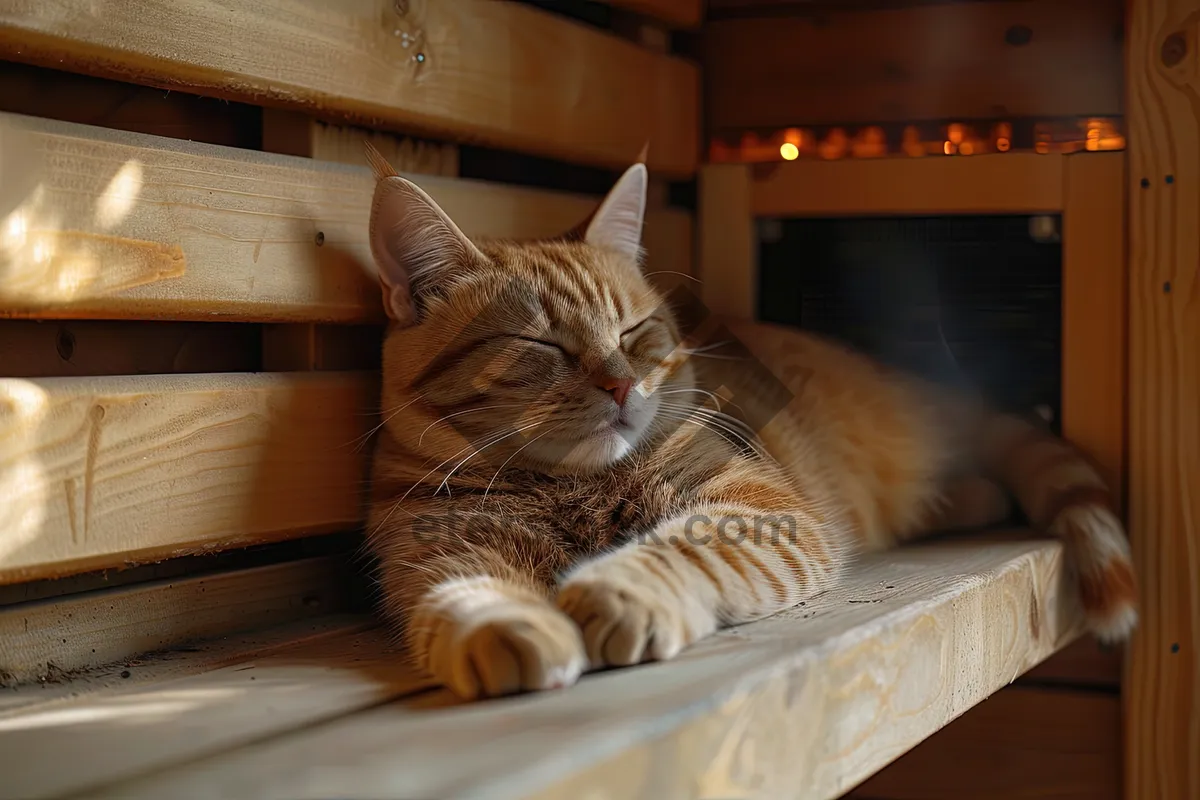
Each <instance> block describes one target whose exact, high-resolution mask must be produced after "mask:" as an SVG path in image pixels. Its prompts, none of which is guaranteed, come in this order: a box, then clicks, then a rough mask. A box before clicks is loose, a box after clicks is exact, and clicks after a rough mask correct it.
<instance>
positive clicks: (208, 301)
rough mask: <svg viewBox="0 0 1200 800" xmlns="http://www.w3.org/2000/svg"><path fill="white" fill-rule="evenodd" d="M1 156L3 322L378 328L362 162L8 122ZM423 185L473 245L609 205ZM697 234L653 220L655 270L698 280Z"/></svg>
mask: <svg viewBox="0 0 1200 800" xmlns="http://www.w3.org/2000/svg"><path fill="white" fill-rule="evenodd" d="M0 157H2V158H3V162H4V164H5V166H6V171H5V175H4V180H3V181H0V309H2V310H0V315H8V316H53V317H57V318H64V317H76V318H79V317H92V318H96V317H99V318H126V319H127V318H141V319H176V320H212V319H229V320H249V321H264V322H339V323H345V322H373V323H378V322H381V321H382V319H383V311H382V308H381V306H380V300H379V287H378V282H377V281H376V280H375V278H374V274H375V271H374V266H373V264H372V261H371V257H370V253H369V249H368V247H367V224H368V214H369V209H370V202H371V194H372V192H373V190H374V184H373V182H372V178H371V175H370V172H369V170H368V169H367V168H366V167H365V166H363V167H350V166H346V165H341V164H335V163H329V162H317V161H313V160H311V159H300V158H291V157H287V156H279V155H273V154H269V153H255V152H248V151H244V150H235V149H229V148H223V147H215V146H208V145H201V144H196V143H191V142H181V141H175V140H169V139H161V138H158V137H153V136H145V135H140V134H131V133H121V132H116V131H106V130H103V129H99V128H89V127H85V126H80V125H72V124H68V123H58V122H51V121H47V120H38V119H34V118H28V117H20V116H15V115H4V114H0ZM9 165H12V174H11V175H10V173H9V171H8V167H9ZM413 179H414V180H416V181H417V182H419V183H420V185H421V186H422V187H423V188H424V189H425V190H426V191H428V192H429V193H430V195H432V196H433V197H434V199H436V200H437V201H438V202H439V203H440V204H441V205H442V206H443V208H445V209H446V211H447V213H449V214H450V215H451V216H452V217H453V218H454V219H455V220H456V221H457V222H458V223H459V225H460V227H462V228H463V230H464V231H465V232H466V233H467V234H468V235H471V236H476V237H505V238H511V239H527V238H537V237H544V236H557V235H560V234H562V233H563V232H565V231H567V230H570V229H571V228H573V227H575V226H576V225H577V224H578V223H579V222H580V221H582V220H583V219H585V218H586V217H587V216H588V215H589V214H591V213H592V211H593V210H594V209H595V207H596V205H597V204H598V203H599V198H595V197H587V196H583V195H576V194H566V193H559V192H550V191H543V190H536V189H527V188H520V187H515V186H505V185H500V184H493V183H483V182H477V181H465V180H459V179H447V178H439V177H434V176H427V177H423V176H414V178H413ZM691 230H692V221H691V216H690V215H689V214H688V213H686V212H682V211H678V210H668V209H656V210H653V211H651V212H649V213H648V214H647V220H646V229H645V239H644V244H645V247H646V250H647V254H648V255H647V259H648V261H647V265H648V269H651V270H679V271H684V272H690V271H691V235H692V234H691ZM101 265H103V269H101Z"/></svg>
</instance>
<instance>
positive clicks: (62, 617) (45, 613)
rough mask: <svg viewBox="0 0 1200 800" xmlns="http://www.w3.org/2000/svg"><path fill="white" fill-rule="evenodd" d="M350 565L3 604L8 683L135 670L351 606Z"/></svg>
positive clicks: (284, 568) (338, 561)
mask: <svg viewBox="0 0 1200 800" xmlns="http://www.w3.org/2000/svg"><path fill="white" fill-rule="evenodd" d="M349 574H350V570H349V568H348V565H347V564H346V559H345V558H342V557H336V556H326V557H322V558H308V559H301V560H298V561H289V562H285V563H282V564H271V565H269V566H265V567H256V568H254V569H242V570H233V571H230V572H218V573H215V574H210V575H201V576H198V577H192V578H185V579H183V580H163V581H151V582H149V583H142V584H137V585H135V586H127V587H122V588H120V589H109V590H102V591H97V592H84V593H83V594H80V595H76V596H73V597H65V598H57V599H55V600H51V601H35V602H31V603H18V604H17V605H12V606H4V607H0V640H3V642H4V650H3V654H4V661H3V665H2V671H3V674H2V675H0V685H5V686H11V685H14V684H17V683H25V682H28V681H41V682H43V683H45V682H51V683H58V682H61V681H63V680H64V679H66V678H69V677H70V676H71V675H72V674H74V673H77V672H78V671H80V670H86V669H89V668H95V667H100V666H103V665H109V664H116V663H118V662H123V663H122V667H123V668H124V669H126V670H129V669H131V668H130V667H129V664H128V662H130V660H134V661H137V660H138V659H137V657H138V656H141V655H143V654H145V653H148V652H151V651H164V650H169V649H171V648H175V647H179V646H181V645H183V644H185V643H188V642H191V641H195V640H200V639H209V638H218V637H224V636H227V635H229V634H233V633H239V632H242V631H248V630H253V629H255V628H266V627H270V626H275V625H282V624H284V623H286V622H291V621H294V620H300V619H305V618H310V617H315V616H317V615H319V614H332V613H334V612H336V611H341V610H345V608H346V606H347V605H348V602H349V596H350V591H349V588H348V583H347V578H348V577H349ZM151 660H153V659H151ZM130 675H132V672H130Z"/></svg>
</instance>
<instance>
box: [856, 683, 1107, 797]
mask: <svg viewBox="0 0 1200 800" xmlns="http://www.w3.org/2000/svg"><path fill="white" fill-rule="evenodd" d="M1120 725H1121V701H1120V698H1118V697H1117V696H1116V695H1114V694H1106V693H1100V692H1078V691H1068V690H1047V689H1027V688H1022V687H1017V686H1013V687H1010V688H1007V689H1004V690H1003V691H1001V692H998V693H997V694H996V695H994V696H993V697H991V698H989V699H987V700H985V701H984V702H982V703H980V704H979V705H978V706H977V707H975V708H973V709H971V710H970V711H969V712H967V713H966V714H964V715H963V716H962V717H961V718H960V719H957V720H955V721H954V722H952V723H950V724H949V725H947V726H946V727H945V728H944V729H943V730H941V731H938V732H937V733H936V734H934V735H933V736H932V737H930V738H929V739H928V740H927V741H925V742H922V743H921V744H920V745H918V746H917V747H916V748H915V749H914V750H912V751H911V752H909V753H906V754H904V755H903V756H901V757H900V759H899V760H897V761H896V762H895V763H894V764H892V765H891V766H889V767H888V768H887V769H885V770H883V771H882V772H880V773H879V774H878V775H876V776H875V777H873V778H871V779H870V780H868V781H867V782H866V783H864V784H862V785H861V786H859V787H858V788H856V789H855V790H854V791H853V792H851V793H850V794H849V795H847V797H850V798H863V799H864V800H866V799H867V798H869V799H870V800H962V798H971V800H1045V798H1053V800H1120V798H1121V762H1120V759H1119V758H1117V754H1118V753H1119V752H1120V736H1121V729H1120Z"/></svg>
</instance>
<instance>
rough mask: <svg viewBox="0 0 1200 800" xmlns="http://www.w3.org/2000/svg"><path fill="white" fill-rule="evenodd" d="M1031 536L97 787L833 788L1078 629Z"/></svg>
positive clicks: (803, 793) (1054, 573) (720, 792)
mask: <svg viewBox="0 0 1200 800" xmlns="http://www.w3.org/2000/svg"><path fill="white" fill-rule="evenodd" d="M1022 537H1023V534H1020V533H1017V534H1015V535H1013V536H1000V535H998V536H994V537H992V538H990V539H983V538H979V539H974V540H959V541H947V542H941V543H936V544H926V545H922V546H918V547H913V548H908V549H905V550H902V551H898V552H894V553H886V554H882V555H879V556H874V557H871V558H869V559H866V560H864V562H863V563H861V564H860V565H858V566H857V567H856V568H855V570H854V571H853V572H852V576H851V577H850V578H849V579H848V581H847V583H846V585H845V586H844V587H843V588H841V589H839V590H837V591H834V592H830V593H828V594H826V595H824V596H822V597H820V598H818V599H816V600H813V601H810V602H809V603H808V604H807V605H806V606H801V607H798V608H796V609H794V610H792V611H789V612H786V613H783V614H781V615H778V616H776V617H774V618H771V619H768V620H764V621H761V622H758V623H754V624H751V625H746V626H742V627H740V628H736V629H733V630H728V631H725V632H722V633H719V634H718V635H716V636H714V637H711V638H709V639H707V640H705V641H703V642H701V643H699V644H697V645H696V646H694V647H693V648H691V649H689V650H688V651H686V652H685V653H683V654H681V656H680V657H678V658H677V659H676V660H674V661H672V662H669V663H665V664H663V663H658V664H647V665H643V666H640V667H637V668H633V669H624V670H611V671H606V672H602V673H597V674H593V675H589V676H587V677H585V678H584V680H583V681H582V682H581V683H580V684H579V685H577V686H575V687H572V688H570V689H568V690H565V691H561V692H551V693H542V694H535V695H525V696H521V697H516V698H508V699H503V700H498V701H490V702H483V703H476V704H465V705H462V704H455V703H453V702H450V698H449V696H448V695H447V693H446V692H444V691H439V692H438V693H436V694H433V695H425V696H423V697H422V698H418V699H417V700H414V701H411V702H405V703H392V704H389V705H385V706H382V707H380V708H377V709H373V710H370V711H365V712H360V713H358V714H355V715H353V716H350V717H348V718H343V719H338V720H333V721H331V722H329V723H327V724H324V725H320V726H315V727H312V728H309V729H307V730H302V731H296V732H294V733H292V734H290V735H288V736H286V737H280V738H278V739H274V740H271V741H266V742H262V743H259V744H255V745H250V746H246V747H242V748H239V749H237V750H235V751H232V752H229V753H226V754H223V755H218V756H213V757H211V758H206V759H201V760H198V761H193V762H189V763H188V764H185V765H181V766H179V767H178V768H174V769H169V770H165V771H160V772H157V773H155V774H152V775H148V776H145V777H144V778H142V779H138V780H133V781H129V782H122V783H119V784H114V785H112V786H109V787H106V789H105V791H97V792H89V796H92V797H121V798H125V799H126V800H132V798H139V797H153V798H161V797H165V796H170V797H172V798H189V797H201V796H204V797H209V796H214V795H220V796H239V797H244V796H252V797H259V798H271V797H286V798H291V800H301V799H302V798H324V797H360V798H369V797H396V796H403V797H450V796H453V797H461V796H472V797H489V798H505V797H538V798H550V797H563V798H576V797H583V796H593V797H635V796H640V797H678V796H697V795H698V796H706V797H743V796H748V795H753V796H761V797H781V796H789V797H797V798H804V799H808V798H822V799H824V798H833V797H836V796H838V795H839V794H841V793H843V792H844V791H846V790H848V789H849V788H851V787H852V786H854V785H855V784H857V783H858V782H860V781H861V780H863V779H864V778H866V777H867V776H868V775H870V774H872V773H873V772H875V771H876V770H877V769H879V768H880V767H882V766H883V765H884V764H886V763H888V762H889V761H891V760H892V759H894V758H895V757H897V756H899V755H900V754H902V753H903V752H905V751H906V750H908V749H909V748H911V747H913V746H914V745H915V744H917V743H918V742H920V741H921V740H923V739H924V738H926V737H927V736H929V735H930V734H932V733H933V732H934V731H936V730H938V729H939V728H941V727H942V726H944V725H945V724H946V723H948V722H949V721H950V720H952V719H953V718H955V717H956V716H958V715H959V714H961V713H962V712H964V711H966V710H967V709H968V708H970V707H971V706H973V705H975V704H976V703H978V702H980V701H981V700H983V699H984V698H985V697H987V696H988V695H989V694H991V693H992V692H994V691H995V690H996V689H997V688H999V687H1000V686H1003V685H1004V684H1006V683H1008V682H1009V681H1011V680H1012V679H1013V678H1015V677H1016V676H1018V675H1020V674H1021V673H1022V672H1024V671H1025V670H1026V669H1028V668H1029V667H1030V666H1032V665H1033V664H1035V663H1037V662H1039V661H1041V660H1042V659H1044V658H1045V657H1046V656H1047V655H1049V654H1050V653H1052V652H1054V651H1055V650H1056V649H1058V648H1060V647H1062V646H1063V645H1064V644H1066V643H1067V642H1069V641H1070V640H1071V639H1072V638H1073V637H1074V636H1075V635H1076V634H1077V631H1078V616H1077V615H1078V604H1077V600H1076V599H1075V598H1074V596H1073V595H1071V594H1062V593H1060V592H1061V589H1062V587H1063V586H1064V585H1065V584H1064V581H1063V578H1064V575H1063V564H1062V550H1061V546H1060V545H1059V544H1058V543H1056V542H1049V541H1045V540H1030V539H1024V538H1022ZM256 702H257V701H256V699H255V696H254V695H253V694H249V695H247V696H246V697H245V698H244V701H243V705H244V706H246V707H247V708H246V709H245V712H246V714H247V715H248V716H250V715H251V708H250V706H252V705H253V704H255V703H256ZM160 724H161V725H174V724H177V720H175V719H172V720H171V721H169V722H168V721H163V722H161V723H160ZM143 733H145V732H144V731H143ZM96 735H99V736H103V735H105V734H104V731H103V729H102V728H97V729H96ZM148 735H149V736H150V737H152V735H153V731H150V732H149V734H148ZM148 740H150V741H153V739H152V738H150V739H148ZM463 753H469V754H470V756H471V757H470V758H463V757H462V754H463ZM140 757H141V756H139V758H140ZM173 757H174V756H173ZM33 769H38V768H36V767H35V768H33ZM41 771H44V772H45V773H47V774H48V773H49V772H50V771H51V770H50V768H49V767H48V766H45V767H42V768H40V770H39V772H41Z"/></svg>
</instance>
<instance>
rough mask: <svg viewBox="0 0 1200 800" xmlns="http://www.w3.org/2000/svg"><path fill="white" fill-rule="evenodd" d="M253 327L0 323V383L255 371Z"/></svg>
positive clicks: (256, 352)
mask: <svg viewBox="0 0 1200 800" xmlns="http://www.w3.org/2000/svg"><path fill="white" fill-rule="evenodd" d="M259 355H260V346H259V329H258V326H255V325H237V324H233V323H211V322H209V323H201V322H108V321H102V320H64V321H61V322H34V321H32V320H0V378H50V377H60V376H61V377H71V376H82V375H147V374H168V373H184V372H255V371H257V370H258V369H259V367H260V365H261V359H260V357H259Z"/></svg>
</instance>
